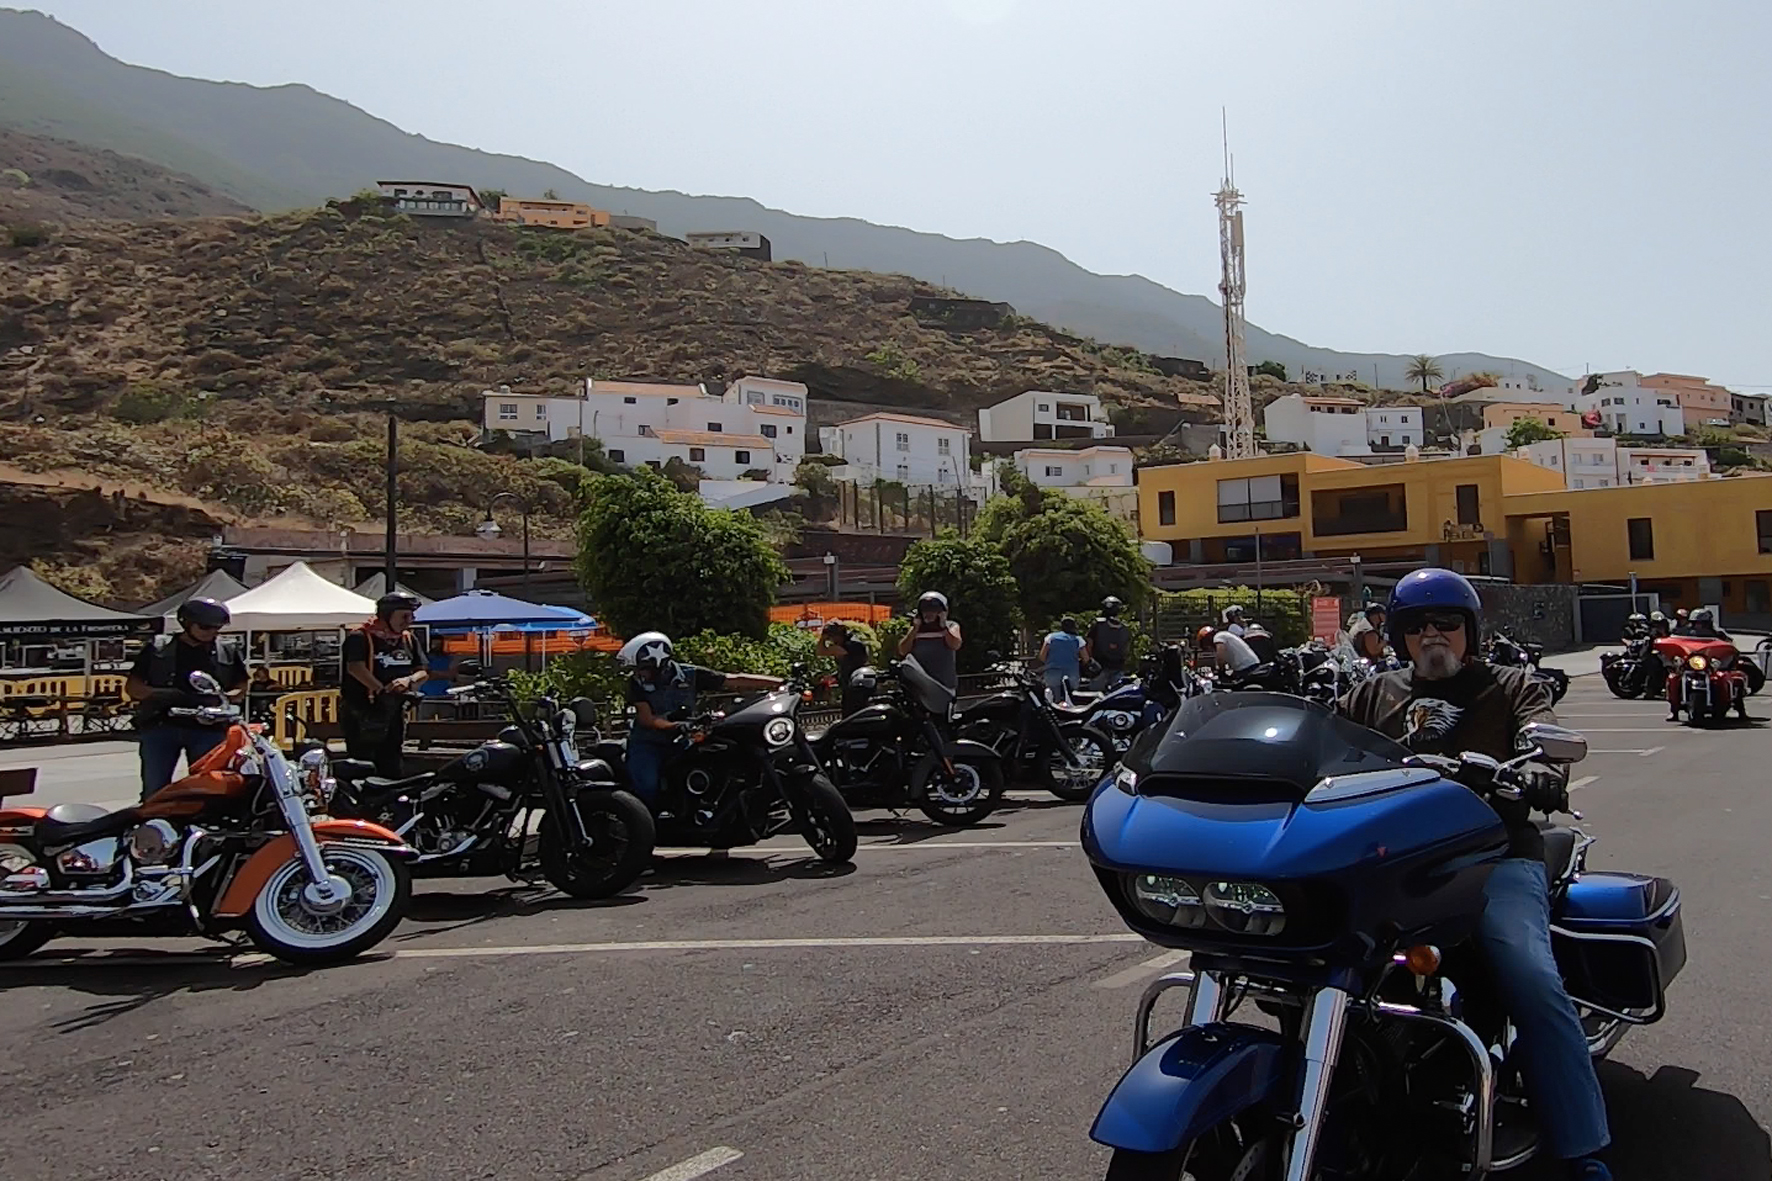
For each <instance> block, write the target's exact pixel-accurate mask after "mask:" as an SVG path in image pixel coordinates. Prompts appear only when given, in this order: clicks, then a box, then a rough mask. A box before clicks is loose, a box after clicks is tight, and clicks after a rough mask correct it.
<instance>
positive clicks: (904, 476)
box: [898, 463, 911, 484]
mask: <svg viewBox="0 0 1772 1181" xmlns="http://www.w3.org/2000/svg"><path fill="white" fill-rule="evenodd" d="M910 478H911V465H910V464H908V463H901V464H899V465H898V482H899V483H900V484H905V483H909V482H910Z"/></svg>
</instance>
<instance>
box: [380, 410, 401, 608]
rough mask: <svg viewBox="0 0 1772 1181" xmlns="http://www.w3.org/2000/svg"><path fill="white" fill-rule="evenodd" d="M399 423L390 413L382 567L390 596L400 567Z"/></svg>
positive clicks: (386, 592)
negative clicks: (397, 529)
mask: <svg viewBox="0 0 1772 1181" xmlns="http://www.w3.org/2000/svg"><path fill="white" fill-rule="evenodd" d="M399 423H400V420H399V419H397V418H395V417H394V412H393V411H392V410H390V411H388V464H387V467H388V506H387V528H388V534H387V545H386V551H387V552H386V554H385V561H384V563H383V566H382V572H383V573H384V574H385V575H386V577H387V588H386V589H385V590H384V591H383V592H382V593H383V594H389V595H391V594H393V593H394V582H395V580H396V573H397V567H398V566H399V555H398V554H397V553H396V552H395V541H394V528H395V515H394V506H395V504H396V503H397V502H398V499H399V495H400V493H399V487H398V484H399V475H400V426H399Z"/></svg>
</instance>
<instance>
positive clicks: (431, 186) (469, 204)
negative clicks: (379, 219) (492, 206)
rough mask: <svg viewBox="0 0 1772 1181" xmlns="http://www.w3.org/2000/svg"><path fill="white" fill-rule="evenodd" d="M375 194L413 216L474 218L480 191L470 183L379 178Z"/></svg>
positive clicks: (478, 205) (479, 204)
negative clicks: (459, 183)
mask: <svg viewBox="0 0 1772 1181" xmlns="http://www.w3.org/2000/svg"><path fill="white" fill-rule="evenodd" d="M375 188H376V191H377V192H378V193H380V194H381V195H382V196H383V197H386V198H387V199H389V200H390V201H392V202H393V203H394V208H395V209H398V210H399V211H400V212H401V213H410V214H411V215H412V216H414V217H474V216H476V215H477V214H478V213H479V212H480V208H481V203H480V194H478V193H476V192H475V191H474V189H473V186H471V185H458V184H451V183H449V182H447V181H436V180H378V181H376V182H375Z"/></svg>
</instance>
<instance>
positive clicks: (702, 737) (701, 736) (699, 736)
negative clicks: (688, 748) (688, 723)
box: [689, 730, 708, 746]
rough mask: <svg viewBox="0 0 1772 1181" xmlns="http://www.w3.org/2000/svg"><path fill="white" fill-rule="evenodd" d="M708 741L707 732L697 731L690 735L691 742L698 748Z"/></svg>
mask: <svg viewBox="0 0 1772 1181" xmlns="http://www.w3.org/2000/svg"><path fill="white" fill-rule="evenodd" d="M707 740H708V732H707V731H706V730H697V731H695V732H694V733H692V734H690V735H689V741H690V742H693V743H694V744H695V745H697V746H700V745H701V744H702V743H704V742H706V741H707Z"/></svg>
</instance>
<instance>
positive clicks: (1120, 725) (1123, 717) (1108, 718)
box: [1094, 709, 1138, 734]
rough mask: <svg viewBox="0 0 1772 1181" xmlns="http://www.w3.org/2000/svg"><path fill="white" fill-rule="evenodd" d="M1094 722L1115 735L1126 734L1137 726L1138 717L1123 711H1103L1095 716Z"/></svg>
mask: <svg viewBox="0 0 1772 1181" xmlns="http://www.w3.org/2000/svg"><path fill="white" fill-rule="evenodd" d="M1094 720H1095V721H1096V722H1099V723H1100V724H1101V725H1103V726H1105V727H1107V728H1108V729H1109V730H1111V731H1112V732H1113V733H1115V734H1125V733H1128V732H1129V731H1131V730H1132V729H1134V728H1135V727H1136V726H1137V725H1138V715H1136V714H1131V713H1127V712H1126V711H1125V710H1123V709H1109V710H1103V711H1102V712H1101V713H1098V714H1096V715H1095V719H1094Z"/></svg>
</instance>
